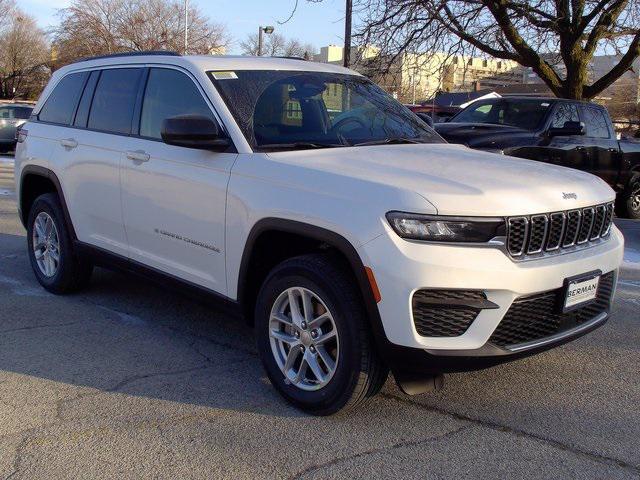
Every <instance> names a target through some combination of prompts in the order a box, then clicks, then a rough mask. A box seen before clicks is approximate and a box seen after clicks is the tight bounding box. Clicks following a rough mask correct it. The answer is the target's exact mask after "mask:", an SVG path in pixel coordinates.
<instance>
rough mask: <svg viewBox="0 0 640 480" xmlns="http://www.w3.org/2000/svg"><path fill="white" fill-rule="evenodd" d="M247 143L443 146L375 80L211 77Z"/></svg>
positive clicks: (324, 75) (267, 74)
mask: <svg viewBox="0 0 640 480" xmlns="http://www.w3.org/2000/svg"><path fill="white" fill-rule="evenodd" d="M210 76H211V80H212V81H213V82H214V84H215V86H216V88H217V89H218V91H219V92H220V94H221V96H222V98H223V99H224V100H225V103H226V104H227V106H228V107H229V110H231V113H232V114H233V116H234V117H235V119H236V122H237V123H238V125H239V126H240V128H241V129H242V131H243V133H244V135H245V137H246V138H247V141H248V142H249V143H250V144H251V145H252V146H253V147H254V148H257V149H261V148H267V149H273V148H275V149H279V148H282V149H284V148H287V147H289V148H300V146H301V145H302V144H304V145H303V147H304V146H306V147H312V148H315V147H341V146H352V145H357V144H363V143H371V142H380V143H384V142H389V141H409V142H418V143H434V142H442V139H441V138H440V137H439V136H438V135H437V134H436V133H435V132H434V131H433V130H431V129H430V128H429V127H428V126H427V125H426V124H425V123H424V122H423V121H421V120H420V119H419V118H418V117H417V116H416V115H414V114H413V113H412V112H411V110H409V109H408V108H406V107H405V106H403V105H402V104H400V103H399V102H398V101H397V100H395V99H393V98H392V97H391V96H390V95H388V94H387V93H385V92H384V91H383V90H382V89H380V87H378V86H377V85H375V84H374V83H373V82H371V81H370V80H367V79H366V78H364V77H361V76H358V75H345V74H337V73H328V72H295V71H273V70H271V71H258V70H255V71H248V70H245V71H238V72H210Z"/></svg>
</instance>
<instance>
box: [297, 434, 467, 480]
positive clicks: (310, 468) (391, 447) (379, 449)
mask: <svg viewBox="0 0 640 480" xmlns="http://www.w3.org/2000/svg"><path fill="white" fill-rule="evenodd" d="M471 427H472V426H471V425H464V426H462V427H460V428H456V429H455V430H450V431H448V432H446V433H444V434H442V435H437V436H435V437H429V438H421V439H419V440H407V441H404V442H398V443H394V444H392V445H387V446H384V447H377V448H371V449H369V450H365V451H362V452H356V453H353V454H351V455H346V456H344V457H339V458H334V459H332V460H329V461H328V462H324V463H318V464H315V465H310V466H308V467H307V468H305V469H304V470H301V471H299V472H298V473H294V474H293V475H291V476H290V477H289V480H297V479H299V478H302V477H304V476H305V475H308V474H309V473H314V472H317V471H319V470H323V469H325V468H329V467H332V466H334V465H339V464H341V463H344V462H348V461H349V460H354V459H356V458H362V457H366V456H368V455H375V454H376V453H383V452H386V451H392V450H397V449H399V448H404V447H415V446H418V445H423V444H427V443H432V442H436V441H439V440H443V439H446V438H448V437H452V436H454V435H456V434H458V433H460V432H462V431H464V430H467V429H469V428H471Z"/></svg>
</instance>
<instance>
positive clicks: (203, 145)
mask: <svg viewBox="0 0 640 480" xmlns="http://www.w3.org/2000/svg"><path fill="white" fill-rule="evenodd" d="M160 135H161V136H162V140H163V141H164V143H166V144H169V145H176V146H178V147H187V148H197V149H199V150H224V149H226V148H227V147H228V146H229V145H231V141H230V140H229V138H227V137H226V136H224V134H223V133H222V132H221V131H220V128H219V127H218V124H217V123H216V122H214V121H213V120H212V119H211V118H209V117H205V116H202V115H178V116H177V117H170V118H166V119H165V120H163V121H162V128H161V130H160Z"/></svg>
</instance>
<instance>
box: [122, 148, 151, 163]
mask: <svg viewBox="0 0 640 480" xmlns="http://www.w3.org/2000/svg"><path fill="white" fill-rule="evenodd" d="M127 158H128V159H129V160H133V161H134V162H148V161H149V159H150V158H151V156H150V155H149V154H148V153H146V152H144V151H143V150H136V151H134V152H127Z"/></svg>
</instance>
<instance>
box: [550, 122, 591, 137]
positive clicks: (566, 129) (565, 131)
mask: <svg viewBox="0 0 640 480" xmlns="http://www.w3.org/2000/svg"><path fill="white" fill-rule="evenodd" d="M571 135H584V123H582V122H564V126H562V127H555V128H554V127H551V128H550V129H549V136H550V137H560V136H562V137H568V136H571Z"/></svg>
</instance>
